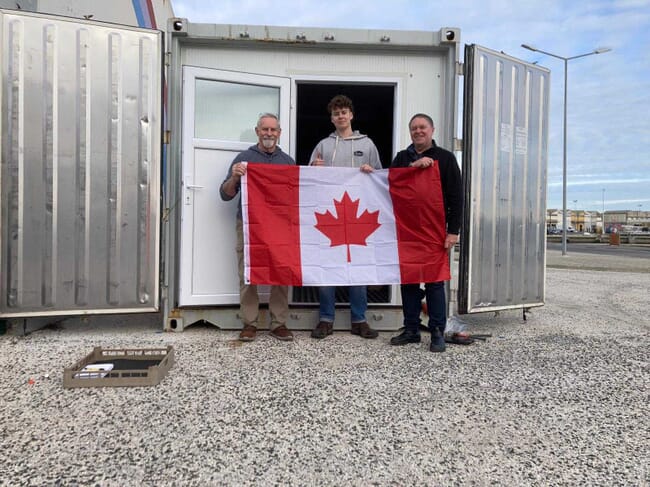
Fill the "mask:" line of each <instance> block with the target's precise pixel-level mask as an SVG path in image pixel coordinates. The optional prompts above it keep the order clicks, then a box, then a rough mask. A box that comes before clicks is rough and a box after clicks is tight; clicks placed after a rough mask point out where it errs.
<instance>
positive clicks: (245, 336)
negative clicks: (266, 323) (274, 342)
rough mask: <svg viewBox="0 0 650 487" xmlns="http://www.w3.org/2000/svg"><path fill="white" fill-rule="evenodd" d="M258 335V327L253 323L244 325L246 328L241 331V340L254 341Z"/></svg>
mask: <svg viewBox="0 0 650 487" xmlns="http://www.w3.org/2000/svg"><path fill="white" fill-rule="evenodd" d="M256 336H257V328H256V327H255V326H253V325H244V329H243V330H242V331H240V332H239V340H241V341H242V342H252V341H253V340H255V337H256Z"/></svg>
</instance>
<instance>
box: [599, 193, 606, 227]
mask: <svg viewBox="0 0 650 487" xmlns="http://www.w3.org/2000/svg"><path fill="white" fill-rule="evenodd" d="M600 234H601V235H605V188H603V228H602V230H601V232H600Z"/></svg>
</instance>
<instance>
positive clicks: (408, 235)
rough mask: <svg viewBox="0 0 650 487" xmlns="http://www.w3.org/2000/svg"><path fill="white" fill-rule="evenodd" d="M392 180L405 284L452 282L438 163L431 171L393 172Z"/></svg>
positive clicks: (418, 169) (391, 186) (402, 273)
mask: <svg viewBox="0 0 650 487" xmlns="http://www.w3.org/2000/svg"><path fill="white" fill-rule="evenodd" d="M388 181H389V188H390V196H391V199H392V201H393V214H394V215H395V228H396V231H397V251H398V254H399V261H400V274H401V282H402V284H416V283H421V282H439V281H448V280H449V279H451V273H450V272H449V257H448V253H447V250H446V249H445V245H444V244H445V238H446V236H447V230H446V229H447V225H446V221H445V208H444V200H443V197H442V186H441V184H440V171H439V170H438V164H434V165H433V166H432V167H430V168H427V169H420V168H394V169H391V170H390V171H389V174H388ZM423 260H424V261H425V262H424V263H423Z"/></svg>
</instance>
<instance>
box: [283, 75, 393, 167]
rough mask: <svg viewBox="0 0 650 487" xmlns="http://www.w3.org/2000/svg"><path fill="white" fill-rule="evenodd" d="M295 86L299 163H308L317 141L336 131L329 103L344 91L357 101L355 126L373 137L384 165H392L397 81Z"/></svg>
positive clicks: (316, 83) (303, 84) (355, 105)
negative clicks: (394, 82)
mask: <svg viewBox="0 0 650 487" xmlns="http://www.w3.org/2000/svg"><path fill="white" fill-rule="evenodd" d="M296 90H297V96H296V154H295V155H296V163H298V164H300V165H307V164H309V157H310V156H311V152H312V150H314V147H316V144H317V143H318V142H319V141H320V140H321V139H323V138H325V137H327V136H328V135H329V134H331V133H332V132H333V131H334V126H333V125H332V122H331V121H330V117H329V114H328V113H327V104H328V103H329V101H330V100H331V99H332V98H333V97H335V96H336V95H345V96H347V97H349V98H350V99H351V100H352V103H353V105H354V119H353V120H352V128H353V129H354V130H358V131H359V132H361V133H362V134H365V135H367V136H368V137H370V138H371V139H372V141H373V142H374V143H375V145H376V146H377V150H378V151H379V157H380V158H381V163H382V165H383V166H384V167H388V166H390V163H391V161H392V160H393V156H394V155H395V151H394V147H393V131H394V116H395V113H394V112H395V85H393V84H361V83H354V84H351V83H348V84H346V83H322V82H299V83H297V84H296Z"/></svg>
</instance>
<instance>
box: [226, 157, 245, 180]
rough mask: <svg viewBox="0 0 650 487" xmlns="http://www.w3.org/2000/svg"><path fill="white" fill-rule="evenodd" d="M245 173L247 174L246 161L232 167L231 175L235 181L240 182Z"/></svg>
mask: <svg viewBox="0 0 650 487" xmlns="http://www.w3.org/2000/svg"><path fill="white" fill-rule="evenodd" d="M244 174H246V163H245V162H238V163H237V164H235V165H234V166H233V167H232V174H231V175H230V177H231V178H234V179H235V182H239V180H240V179H241V177H242V176H243V175H244Z"/></svg>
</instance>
